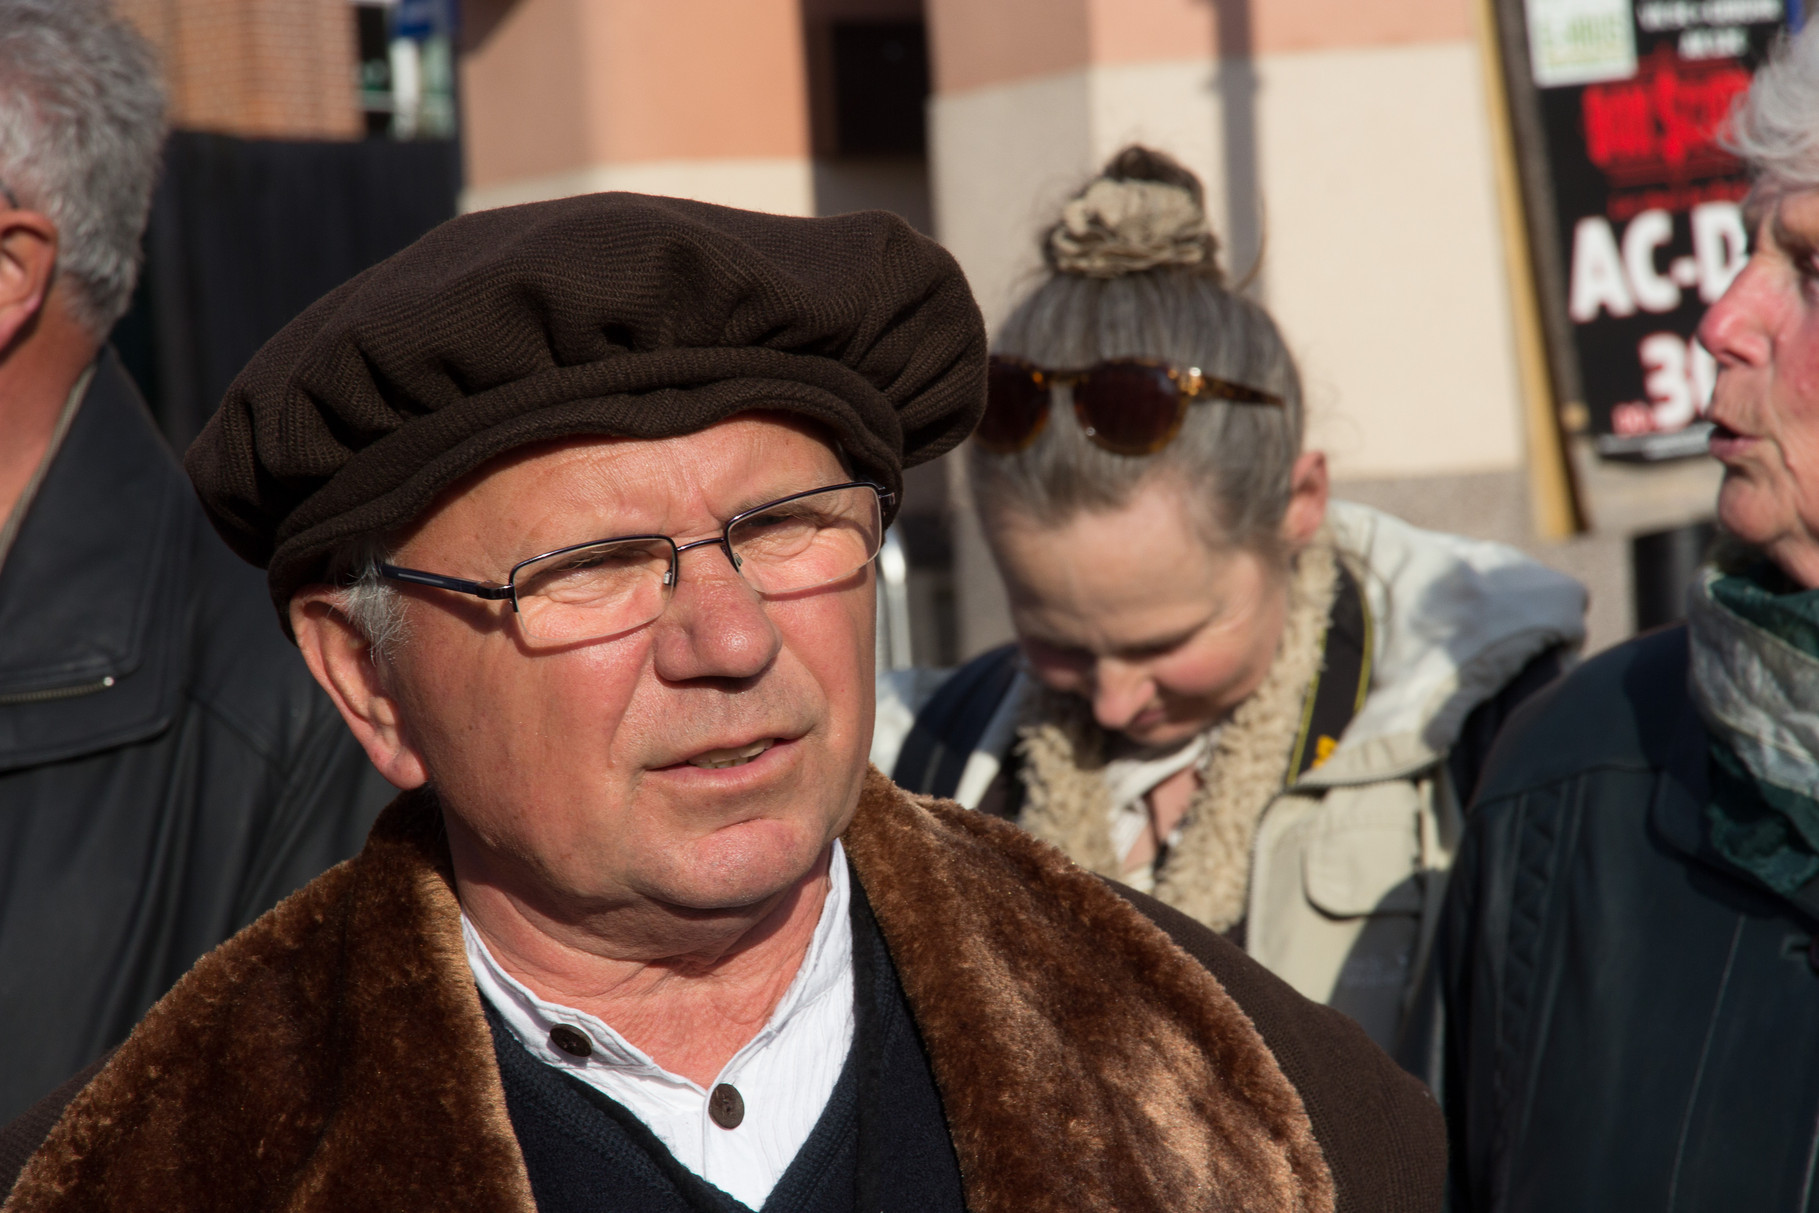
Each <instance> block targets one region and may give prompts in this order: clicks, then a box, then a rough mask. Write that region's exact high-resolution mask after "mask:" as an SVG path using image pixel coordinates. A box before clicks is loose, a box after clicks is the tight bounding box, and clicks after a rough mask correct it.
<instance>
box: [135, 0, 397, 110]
mask: <svg viewBox="0 0 1819 1213" xmlns="http://www.w3.org/2000/svg"><path fill="white" fill-rule="evenodd" d="M114 8H115V10H116V11H118V12H119V13H120V14H121V15H122V16H124V17H126V18H127V19H128V20H129V21H131V22H132V23H133V24H134V25H135V26H136V27H137V28H138V29H139V31H140V32H141V33H143V34H144V35H145V36H146V38H147V39H148V40H149V41H150V42H151V43H152V45H153V46H155V47H156V48H157V49H158V53H159V56H160V58H161V60H162V61H163V64H164V71H165V77H166V80H167V82H168V84H169V88H170V117H171V125H173V126H176V127H182V128H185V129H188V130H201V131H219V132H221V133H224V134H231V135H239V136H242V137H245V138H254V139H352V138H358V137H359V136H360V135H361V134H362V132H363V129H364V128H363V124H362V120H361V116H360V110H359V104H358V99H357V95H356V91H355V85H354V65H355V51H356V47H355V33H354V19H353V12H352V9H351V6H350V5H349V4H348V0H114Z"/></svg>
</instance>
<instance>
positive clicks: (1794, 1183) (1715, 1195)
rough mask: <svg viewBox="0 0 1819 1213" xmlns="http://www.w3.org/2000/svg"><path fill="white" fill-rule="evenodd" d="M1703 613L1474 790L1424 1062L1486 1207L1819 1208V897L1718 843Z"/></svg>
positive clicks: (1522, 729) (1584, 676)
mask: <svg viewBox="0 0 1819 1213" xmlns="http://www.w3.org/2000/svg"><path fill="white" fill-rule="evenodd" d="M1687 656H1688V655H1687V633H1686V630H1685V629H1684V628H1674V629H1670V630H1667V631H1662V632H1656V633H1653V634H1651V635H1648V636H1644V637H1641V638H1639V639H1637V640H1633V641H1631V642H1629V643H1628V644H1624V645H1621V646H1619V647H1617V648H1615V649H1612V650H1611V651H1609V652H1607V653H1604V654H1602V655H1600V656H1599V657H1597V658H1595V659H1593V660H1592V661H1589V662H1587V663H1586V664H1585V665H1584V666H1582V667H1580V668H1579V669H1578V670H1576V671H1575V672H1574V673H1572V674H1571V675H1569V676H1568V677H1567V678H1566V679H1564V680H1563V681H1561V682H1559V683H1556V684H1555V685H1554V686H1553V687H1552V688H1550V689H1548V690H1546V691H1543V692H1541V693H1540V694H1539V695H1537V696H1536V697H1535V699H1534V700H1533V701H1532V702H1531V703H1530V704H1528V705H1525V706H1524V707H1523V708H1522V709H1521V710H1520V711H1519V712H1518V713H1517V715H1516V717H1515V718H1514V719H1513V720H1512V721H1511V723H1510V725H1509V727H1508V729H1507V730H1506V732H1505V733H1504V736H1503V739H1502V740H1501V741H1499V743H1498V746H1497V748H1496V750H1495V751H1494V752H1493V754H1492V756H1491V759H1490V764H1489V768H1488V770H1487V771H1486V774H1485V779H1484V783H1483V785H1482V786H1481V787H1480V789H1479V798H1478V802H1477V805H1476V807H1475V808H1474V809H1473V810H1472V812H1471V814H1470V816H1469V819H1468V825H1467V828H1466V833H1465V837H1464V841H1463V843H1462V845H1461V849H1460V852H1459V859H1458V863H1457V864H1456V866H1455V867H1454V869H1453V881H1452V887H1451V889H1450V891H1449V893H1448V900H1447V904H1446V908H1445V911H1444V915H1443V919H1442V923H1441V926H1440V930H1439V934H1438V937H1437V940H1436V944H1435V949H1434V954H1433V967H1432V970H1431V971H1430V974H1429V981H1428V983H1427V985H1426V987H1425V988H1424V995H1425V997H1424V1000H1423V1006H1422V1008H1421V1011H1420V1014H1419V1017H1418V1018H1417V1020H1416V1021H1415V1024H1414V1027H1415V1031H1414V1033H1413V1036H1412V1038H1411V1039H1410V1040H1408V1041H1407V1042H1406V1047H1405V1060H1407V1061H1409V1062H1410V1063H1411V1064H1412V1065H1413V1066H1414V1067H1415V1068H1416V1069H1417V1071H1418V1072H1425V1073H1427V1074H1428V1075H1429V1076H1430V1078H1431V1081H1432V1082H1433V1084H1434V1086H1435V1089H1436V1090H1437V1091H1438V1092H1439V1093H1440V1095H1441V1100H1442V1103H1443V1104H1444V1105H1445V1108H1446V1115H1447V1122H1448V1128H1449V1132H1450V1135H1451V1138H1452V1157H1453V1172H1452V1179H1451V1184H1450V1189H1451V1206H1452V1208H1453V1209H1455V1210H1459V1211H1463V1210H1472V1211H1474V1213H1485V1211H1489V1210H1497V1211H1500V1213H1504V1211H1507V1213H1518V1211H1520V1213H1528V1211H1531V1210H1532V1211H1534V1213H1540V1211H1542V1210H1546V1211H1547V1213H1571V1211H1572V1210H1587V1211H1588V1213H1589V1211H1591V1210H1598V1211H1600V1213H1605V1211H1608V1210H1614V1209H1655V1210H1663V1211H1666V1210H1682V1209H1685V1210H1695V1209H1697V1210H1704V1209H1750V1210H1758V1211H1769V1210H1789V1211H1790V1213H1791V1211H1793V1210H1804V1209H1807V1208H1808V1207H1809V1205H1810V1203H1811V1201H1812V1200H1813V1198H1814V1195H1815V1189H1814V1171H1815V1167H1814V1158H1815V1144H1814V1143H1815V1142H1819V1031H1815V1029H1814V1023H1815V1016H1819V972H1816V971H1815V967H1816V962H1819V951H1816V950H1815V948H1814V943H1813V940H1814V927H1815V924H1816V923H1819V897H1815V896H1814V894H1815V889H1813V888H1812V887H1811V886H1809V887H1808V888H1807V889H1806V890H1803V891H1802V894H1801V895H1799V896H1797V897H1796V898H1793V899H1789V898H1784V897H1781V896H1778V895H1777V894H1775V893H1773V892H1771V891H1770V890H1769V889H1767V888H1766V887H1765V886H1763V885H1761V884H1759V883H1758V882H1757V881H1756V880H1755V879H1754V878H1753V877H1751V876H1750V875H1748V874H1746V873H1744V872H1742V871H1740V870H1738V869H1736V868H1734V867H1732V866H1730V865H1729V864H1727V863H1726V862H1725V861H1724V860H1722V859H1721V858H1719V857H1718V856H1717V855H1716V854H1715V853H1714V852H1713V850H1712V849H1711V846H1710V844H1709V843H1708V842H1707V833H1706V825H1705V816H1704V811H1705V806H1706V804H1707V803H1708V800H1709V791H1708V782H1707V776H1706V763H1707V754H1708V752H1709V751H1708V739H1707V734H1706V730H1705V728H1704V726H1703V724H1702V723H1701V722H1700V720H1699V717H1698V714H1697V712H1696V709H1695V708H1694V706H1693V704H1692V701H1691V699H1690V697H1689V695H1688V692H1687Z"/></svg>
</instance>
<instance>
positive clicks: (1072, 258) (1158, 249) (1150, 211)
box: [1043, 147, 1219, 278]
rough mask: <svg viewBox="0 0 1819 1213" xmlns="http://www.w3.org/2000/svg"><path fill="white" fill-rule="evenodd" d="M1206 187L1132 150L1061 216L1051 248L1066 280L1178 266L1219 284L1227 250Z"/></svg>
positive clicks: (1048, 241)
mask: <svg viewBox="0 0 1819 1213" xmlns="http://www.w3.org/2000/svg"><path fill="white" fill-rule="evenodd" d="M1199 185H1200V182H1199V181H1198V179H1196V178H1195V177H1194V175H1193V174H1192V173H1190V172H1188V170H1187V169H1185V168H1183V167H1182V166H1181V165H1180V164H1179V163H1177V162H1176V161H1175V160H1173V159H1172V158H1170V157H1168V156H1166V155H1164V154H1162V153H1161V152H1155V151H1151V150H1150V149H1148V148H1142V147H1129V148H1126V149H1124V150H1123V151H1121V152H1119V153H1118V154H1117V155H1116V156H1114V157H1113V158H1112V161H1111V163H1110V164H1108V165H1106V168H1105V172H1104V173H1103V174H1102V175H1101V176H1099V177H1098V178H1096V179H1095V180H1094V181H1093V182H1092V183H1091V184H1089V185H1088V186H1087V187H1086V188H1085V189H1084V190H1082V191H1081V192H1080V193H1079V194H1077V195H1075V196H1074V197H1073V198H1072V199H1071V200H1069V201H1068V203H1067V204H1066V205H1065V206H1063V207H1062V208H1061V220H1060V222H1058V223H1056V224H1055V226H1054V227H1052V228H1050V229H1049V231H1048V235H1047V236H1046V238H1045V239H1044V241H1043V244H1044V250H1043V251H1044V254H1045V256H1046V257H1047V260H1048V262H1049V264H1050V265H1051V266H1053V267H1054V268H1055V269H1056V270H1057V271H1058V272H1060V273H1064V274H1081V275H1083V276H1085V277H1088V278H1116V277H1118V276H1119V275H1121V274H1134V273H1138V272H1140V271H1142V270H1149V269H1155V268H1157V267H1158V266H1166V265H1178V266H1183V267H1187V268H1192V269H1198V270H1201V271H1202V272H1204V273H1207V274H1210V275H1211V276H1213V277H1218V276H1219V267H1218V262H1217V256H1218V248H1219V243H1218V241H1217V240H1216V239H1215V238H1214V236H1213V233H1212V229H1211V228H1210V227H1208V226H1207V222H1206V211H1205V209H1204V207H1203V206H1202V205H1201V195H1200V189H1199Z"/></svg>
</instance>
